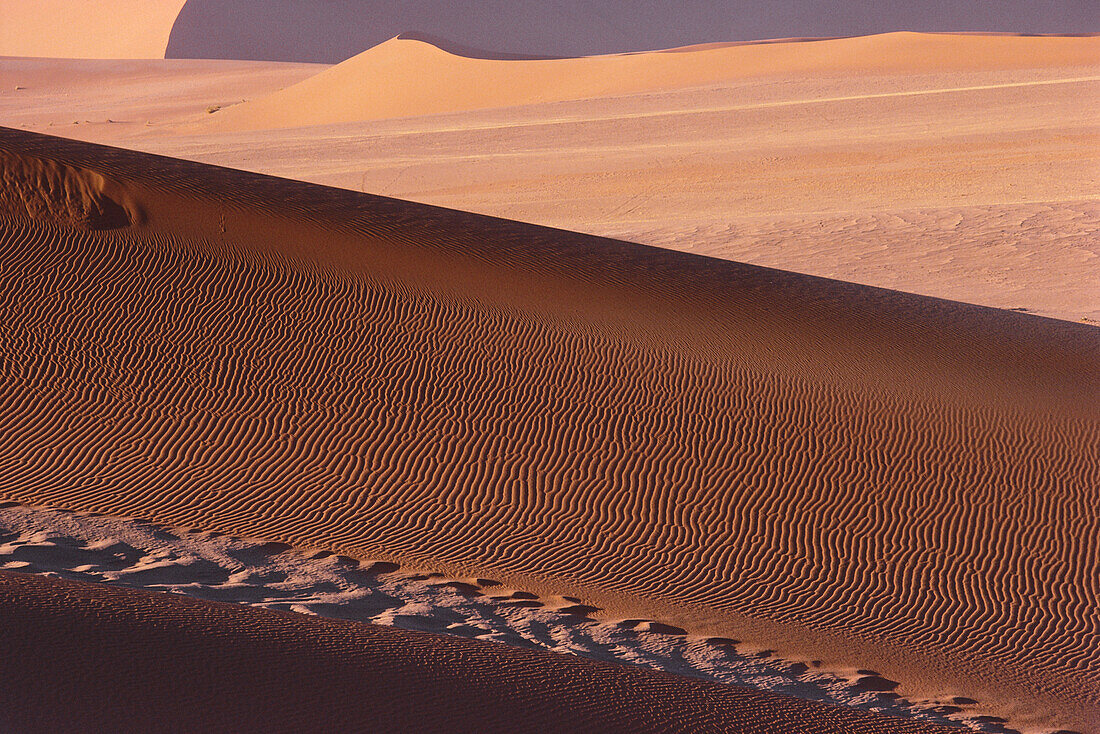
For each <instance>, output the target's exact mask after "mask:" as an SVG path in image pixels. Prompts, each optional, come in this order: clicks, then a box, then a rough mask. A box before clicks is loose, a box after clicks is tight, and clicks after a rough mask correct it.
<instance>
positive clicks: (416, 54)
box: [210, 33, 1097, 130]
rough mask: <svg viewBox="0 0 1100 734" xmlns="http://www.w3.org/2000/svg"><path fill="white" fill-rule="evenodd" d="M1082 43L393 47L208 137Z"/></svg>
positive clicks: (1065, 60)
mask: <svg viewBox="0 0 1100 734" xmlns="http://www.w3.org/2000/svg"><path fill="white" fill-rule="evenodd" d="M1096 49H1097V43H1096V40H1095V39H1093V38H1088V37H1084V38H1077V37H1049V38H1027V37H1022V36H996V35H985V36H964V37H960V36H952V35H932V34H915V33H904V34H897V33H892V34H884V35H880V36H866V37H862V38H841V39H832V40H823V41H816V42H794V43H773V44H747V45H737V44H715V45H711V46H703V47H698V48H687V49H674V50H672V51H667V52H664V53H649V54H622V55H614V56H596V57H587V58H569V59H540V60H527V61H514V60H498V59H484V58H470V57H464V56H457V55H454V54H450V53H447V52H446V51H444V50H442V49H440V48H437V47H436V46H433V45H432V44H430V43H426V42H424V41H420V40H415V39H406V38H400V37H399V38H394V39H391V40H389V41H387V42H386V43H383V44H381V45H379V46H377V47H374V48H372V49H370V50H368V51H365V52H363V53H361V54H359V55H358V56H355V57H354V58H351V59H348V60H347V61H345V62H343V63H341V64H338V65H336V66H335V67H333V68H331V69H328V70H326V71H324V72H322V73H320V74H318V75H316V76H314V77H310V78H309V79H306V80H305V81H302V82H299V83H298V84H295V85H294V86H292V87H289V88H287V89H284V90H280V91H278V92H275V93H274V94H271V95H269V96H267V97H265V98H263V99H258V100H254V101H250V102H247V103H245V104H242V105H237V106H235V107H232V108H230V109H226V110H223V111H222V112H220V113H219V114H218V115H217V117H216V118H213V119H212V120H211V122H210V127H211V128H213V129H217V130H254V129H270V128H280V127H301V126H307V125H324V124H334V123H341V122H353V121H363V120H378V119H386V118H399V117H417V116H423V115H436V114H444V113H454V112H464V111H469V110H478V109H488V108H496V107H513V106H519V105H528V104H534V103H552V102H560V101H566V100H580V99H590V98H601V97H616V96H624V95H632V94H641V93H645V92H668V91H670V90H676V89H683V88H691V87H703V86H706V85H713V84H717V83H720V82H729V81H732V80H737V79H751V78H754V77H760V78H764V77H769V76H797V75H806V74H809V73H811V72H812V73H814V74H821V75H830V74H845V75H855V76H859V75H863V74H870V73H876V74H899V73H912V74H934V73H937V72H939V73H943V72H962V71H974V70H979V69H984V70H988V69H1018V68H1027V67H1029V66H1031V65H1034V64H1035V61H1034V59H1036V58H1041V59H1042V60H1043V63H1044V64H1046V65H1050V66H1086V65H1088V64H1090V63H1095V60H1096Z"/></svg>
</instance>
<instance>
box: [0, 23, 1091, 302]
mask: <svg viewBox="0 0 1100 734" xmlns="http://www.w3.org/2000/svg"><path fill="white" fill-rule="evenodd" d="M815 49H816V50H815ZM418 58H419V59H420V60H421V61H422V62H423V63H425V64H427V66H426V67H425V69H427V70H429V71H431V74H430V75H427V76H421V77H416V76H414V75H412V74H410V73H407V71H403V69H404V67H403V66H402V64H403V63H405V62H406V61H408V62H410V63H411V62H412V61H414V60H416V59H418ZM704 59H711V60H713V61H715V63H714V64H713V65H712V64H710V63H709V62H708V63H703V60H704ZM733 60H736V63H734V61H733ZM1097 60H1100V38H1095V37H1089V38H1032V37H1014V36H947V35H938V36H935V35H934V36H918V35H914V34H890V35H888V36H879V37H873V38H855V39H844V40H837V41H822V42H811V43H774V44H763V45H748V46H740V47H729V46H728V45H727V46H720V47H718V48H714V49H712V50H694V51H693V50H690V49H688V50H683V51H680V52H678V53H670V52H659V53H651V54H635V55H632V56H620V57H608V58H602V59H572V60H563V61H554V62H528V61H512V62H504V61H497V62H486V61H480V60H469V59H462V58H460V57H456V56H453V55H452V56H448V54H446V53H444V52H442V51H435V50H432V49H431V48H430V47H428V46H426V45H425V44H423V43H421V42H417V41H409V40H400V41H394V42H392V43H389V44H386V45H385V46H384V47H382V48H378V49H374V50H372V51H371V52H368V53H366V54H363V55H362V56H360V57H359V58H357V59H353V60H351V61H349V62H348V64H347V65H340V66H338V67H334V68H332V69H330V70H329V71H328V72H325V73H323V74H317V75H316V76H312V75H314V74H316V73H317V71H318V70H321V69H323V68H324V67H320V66H310V65H289V64H257V63H241V62H209V61H205V62H197V61H195V62H185V61H159V62H153V61H146V62H102V61H101V62H89V61H47V60H33V61H31V60H2V61H0V121H3V123H4V124H7V125H9V126H12V127H17V126H23V127H26V128H28V129H32V130H37V131H41V132H48V133H51V134H60V135H65V136H68V137H75V138H81V139H85V140H92V141H99V142H108V143H112V144H117V145H121V146H124V147H129V148H137V149H142V150H148V151H151V152H158V153H164V154H169V155H174V156H178V157H184V158H190V159H195V160H201V161H205V162H209V163H216V164H221V165H227V166H230V167H234V168H243V169H248V170H256V171H259V172H264V173H271V174H275V175H282V176H286V177H291V178H298V179H303V180H309V181H313V182H316V183H323V184H327V185H335V186H340V187H344V188H349V189H355V190H362V191H367V192H373V193H381V194H386V195H392V196H398V197H400V198H405V199H412V200H416V201H423V202H426V203H431V204H437V205H442V206H449V207H454V208H459V209H465V210H471V211H478V212H482V213H486V214H492V215H495V216H502V217H506V218H509V219H517V220H521V221H530V222H534V223H539V224H545V225H550V226H556V227H563V228H567V229H573V230H578V231H586V232H591V233H594V234H600V235H604V236H611V237H616V238H622V239H627V240H632V241H639V242H643V243H646V244H651V245H658V246H661V247H668V248H673V249H680V250H689V251H692V252H696V253H699V254H707V255H714V256H719V257H723V258H726V259H731V260H736V261H741V262H751V263H754V264H759V265H766V266H769V267H777V268H782V269H786V270H794V271H798V272H806V273H810V274H814V275H821V276H825V277H832V278H837V279H840V280H846V281H851V282H859V283H864V284H867V285H875V286H880V287H888V288H894V289H899V290H905V291H910V292H916V293H921V294H924V295H930V296H937V297H942V298H950V299H954V300H961V301H967V302H972V303H979V304H982V305H987V306H994V307H997V308H1004V309H1019V310H1026V311H1030V312H1032V313H1037V314H1041V315H1045V316H1052V317H1057V318H1063V319H1069V320H1073V321H1080V320H1086V319H1087V320H1091V321H1093V322H1100V267H1098V266H1097V263H1100V244H1098V243H1100V204H1098V200H1097V188H1096V181H1097V180H1098V178H1100V144H1098V141H1100V117H1098V116H1097V114H1096V112H1095V110H1096V109H1100V63H1098V62H1097ZM366 62H369V64H368V66H370V68H373V69H381V68H383V67H385V68H387V69H391V70H392V71H393V73H392V74H390V75H388V76H385V77H380V76H378V75H377V74H375V75H368V76H358V75H357V74H354V73H351V70H353V67H354V68H359V66H361V65H362V64H363V63H366ZM800 64H801V66H800ZM371 65H373V66H371ZM483 65H484V68H486V69H487V70H489V69H491V70H492V73H491V74H489V72H488V71H486V74H488V76H486V78H489V77H493V78H494V79H495V80H496V81H498V82H499V84H496V85H495V86H481V87H479V88H478V89H477V90H474V91H476V92H477V94H480V95H481V97H480V98H478V97H477V95H474V96H473V97H471V99H473V100H475V101H476V100H477V99H481V102H480V104H505V105H513V106H508V107H502V108H494V109H483V110H472V111H467V112H450V113H448V114H440V115H429V116H422V117H404V118H401V119H393V120H373V121H354V122H346V123H340V124H336V125H310V126H309V127H301V128H284V129H258V130H251V131H241V132H232V131H226V130H217V129H216V128H219V127H220V126H226V127H231V126H232V125H235V124H236V123H237V122H239V121H240V120H235V117H234V116H240V117H241V118H248V121H249V123H250V124H252V123H255V124H261V123H265V120H264V119H262V118H260V117H257V116H254V114H253V112H254V111H255V110H258V109H261V108H263V109H265V110H267V109H268V108H271V109H270V113H271V114H270V116H269V117H270V122H269V123H265V124H272V125H274V124H281V123H280V122H279V120H281V119H290V118H293V120H292V121H294V122H296V123H303V124H305V123H313V122H323V121H325V120H330V119H332V117H333V115H334V113H335V112H341V113H344V112H347V113H348V114H350V113H351V112H354V111H355V110H356V109H360V108H362V114H364V115H366V116H368V117H377V116H379V115H380V114H382V112H384V111H385V110H389V111H390V113H392V114H410V113H409V112H408V111H403V110H401V109H399V108H391V107H387V105H388V102H386V100H385V99H381V100H376V101H378V104H379V105H381V106H380V107H379V108H378V109H374V108H372V107H370V106H369V105H367V106H364V105H366V103H367V102H369V101H370V100H371V99H372V96H371V95H372V92H371V89H372V88H376V87H377V88H383V87H385V88H388V89H390V92H392V93H393V95H396V97H399V98H402V99H405V100H406V101H407V102H408V103H409V104H410V105H421V107H422V108H423V107H424V106H425V105H431V104H435V102H434V101H433V100H434V99H435V98H436V96H437V94H436V93H437V92H438V93H439V94H438V97H439V99H440V104H444V103H445V104H447V105H451V107H448V109H453V107H454V106H458V107H462V105H463V104H464V103H463V99H464V98H458V97H455V96H454V95H451V94H449V92H448V90H447V89H439V87H438V85H437V84H436V83H435V82H433V81H432V79H433V77H434V76H436V75H438V76H440V77H441V78H442V77H448V75H450V76H456V75H457V76H461V75H462V74H467V77H468V73H469V69H471V68H476V69H479V70H480V69H482V67H483ZM712 66H713V68H712ZM532 69H535V70H538V69H544V70H550V71H546V72H538V73H537V74H535V73H534V72H532V71H530V70H532ZM624 69H633V70H636V71H637V73H636V74H635V76H633V77H631V76H630V75H629V74H626V73H624V72H623V70H624ZM551 71H553V73H551ZM580 71H583V72H584V73H579V72H580ZM557 72H563V73H562V74H558V75H557V76H555V74H557ZM564 72H568V73H564ZM574 72H577V73H574ZM479 73H480V72H479ZM532 74H534V75H535V76H537V77H538V78H539V80H540V82H544V83H545V85H546V89H547V90H549V91H556V93H558V94H559V96H561V95H563V94H565V93H566V92H568V93H570V94H574V93H577V94H579V93H587V92H589V91H592V90H596V89H598V88H606V89H607V90H608V94H611V95H612V96H599V97H594V98H590V99H584V100H577V101H560V102H543V103H535V104H520V103H521V102H523V101H524V100H528V99H529V93H527V92H526V91H525V88H524V87H523V83H525V81H524V80H527V81H530V79H529V77H531V75H532ZM494 75H495V76H494ZM662 75H663V76H662ZM708 75H709V76H708ZM307 77H312V78H309V79H307ZM718 77H722V78H723V79H725V80H724V81H713V82H708V84H707V86H702V87H700V86H688V87H678V86H676V85H677V84H689V85H690V84H696V85H697V84H699V83H702V82H703V81H704V80H705V79H712V80H713V79H715V78H718ZM333 78H338V79H340V80H342V81H343V83H344V86H340V85H337V84H333V83H330V82H332V80H333ZM304 79H305V80H306V81H304V82H303V80H304ZM649 80H661V83H663V84H666V86H664V87H659V88H658V87H656V86H653V87H652V88H651V89H650V91H646V92H639V93H633V94H626V93H625V92H626V90H627V89H628V88H632V89H636V88H639V87H641V86H646V85H651V84H655V82H653V81H649ZM299 82H301V84H298V83H299ZM600 85H604V86H603V87H601V86H600ZM630 85H634V86H633V87H631V86H630ZM669 85H671V86H669ZM19 86H21V87H23V88H22V89H19V90H16V87H19ZM283 87H285V88H286V89H284V91H282V92H277V91H276V90H278V89H279V88H283ZM322 92H323V93H322ZM273 93H274V96H271V95H272V94H273ZM326 95H327V96H326ZM525 95H527V96H525ZM566 96H568V95H566ZM284 97H287V98H288V99H292V101H293V104H287V105H284V106H282V107H279V106H278V105H276V102H277V101H278V100H282V99H283V98H284ZM242 99H244V100H250V101H248V102H246V103H245V104H241V105H237V103H239V102H240V100H242ZM342 100H343V101H342ZM1091 100H1096V101H1097V103H1096V104H1089V103H1088V102H1090V101H1091ZM372 104H373V103H372ZM233 105H237V106H236V107H234V106H233ZM254 105H255V107H254ZM515 105H519V106H515ZM218 107H220V108H221V109H218V110H217V111H216V112H214V113H208V112H207V110H208V109H214V108H218ZM410 109H411V108H410ZM266 114H267V113H266V112H265V115H266ZM231 123H232V125H231Z"/></svg>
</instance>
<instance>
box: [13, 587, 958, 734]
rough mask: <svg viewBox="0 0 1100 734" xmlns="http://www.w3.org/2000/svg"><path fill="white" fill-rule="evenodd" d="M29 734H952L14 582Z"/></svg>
mask: <svg viewBox="0 0 1100 734" xmlns="http://www.w3.org/2000/svg"><path fill="white" fill-rule="evenodd" d="M0 613H2V614H3V618H4V624H3V625H2V626H0V644H2V645H3V649H4V655H3V656H0V671H3V677H4V679H5V680H6V681H9V682H11V681H19V685H5V686H0V703H2V704H3V705H0V723H2V724H4V725H5V726H7V727H12V728H13V729H14V730H17V731H35V732H42V733H45V732H54V731H57V732H72V731H115V732H120V733H121V732H130V731H133V732H157V731H209V730H211V729H217V730H220V731H236V732H249V731H256V732H282V731H301V732H307V731H318V732H320V731H334V730H341V729H343V730H361V728H362V727H364V726H366V727H369V728H378V729H386V730H390V731H399V730H400V731H414V730H415V731H423V732H435V731H439V732H443V731H447V732H453V731H484V732H496V731H500V732H513V731H563V732H565V731H570V732H572V731H592V732H597V731H598V732H605V731H653V732H658V731H659V732H719V731H740V732H746V734H752V733H755V732H760V733H763V732H806V733H807V734H818V733H820V734H825V733H826V732H837V733H840V732H850V733H856V732H868V733H870V732H876V733H877V732H897V733H898V734H901V733H902V732H913V734H917V733H918V732H928V733H929V734H932V733H933V732H945V731H955V730H953V729H946V728H944V727H939V726H936V725H931V724H923V723H918V722H911V721H903V720H899V719H891V718H886V717H879V716H874V715H872V714H867V713H864V712H856V711H852V710H848V709H843V708H839V707H833V706H827V705H823V704H816V703H813V702H810V701H801V700H798V699H792V698H787V697H784V696H778V695H775V694H769V693H765V692H760V691H751V690H749V689H744V688H738V687H735V686H722V685H718V684H713V683H706V682H704V681H698V680H695V679H691V678H681V677H677V676H672V675H667V674H662V673H655V672H647V671H643V670H641V669H638V668H633V667H629V666H619V665H613V664H605V663H598V662H595V661H589V660H583V659H580V658H573V657H570V656H566V655H557V654H554V653H541V652H535V651H526V650H518V649H515V648H511V647H507V646H504V645H496V644H493V643H486V642H477V641H473V640H461V639H457V638H453V637H445V636H441V635H431V634H427V633H416V632H410V631H407V630H398V629H394V628H387V627H379V626H376V625H369V624H360V623H355V622H344V621H339V620H329V619H322V618H317V617H306V616H303V615H297V614H287V613H279V612H270V611H267V610H261V609H248V608H245V607H241V606H237V605H231V604H219V603H217V602H207V601H200V600H197V599H191V598H187V597H181V596H176V595H171V594H155V593H150V592H142V591H136V590H130V589H125V590H124V589H117V588H109V587H104V586H100V585H94V584H83V583H78V582H73V581H64V580H61V579H45V578H41V577H35V576H28V575H23V574H12V573H7V572H0Z"/></svg>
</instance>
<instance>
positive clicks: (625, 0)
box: [168, 0, 1100, 63]
mask: <svg viewBox="0 0 1100 734" xmlns="http://www.w3.org/2000/svg"><path fill="white" fill-rule="evenodd" d="M410 31H411V32H418V33H424V34H429V35H432V36H436V37H440V38H446V39H448V40H449V41H450V42H452V43H454V44H458V45H460V46H466V47H470V48H476V49H481V50H482V51H483V52H485V53H495V54H501V53H503V54H516V53H518V54H541V55H554V56H590V55H593V54H607V53H622V52H630V51H648V50H652V49H658V48H671V47H674V46H685V45H689V44H699V43H708V42H715V41H719V42H721V41H748V40H756V39H766V38H790V37H800V38H805V37H822V36H857V35H867V34H872V33H886V32H890V31H1009V32H1020V33H1082V32H1089V31H1091V32H1098V31H1100V11H1098V10H1097V8H1096V7H1095V5H1092V4H1090V3H1089V2H1088V1H1087V0H1053V1H1051V0H1048V1H1047V2H1044V3H1042V4H1041V5H1039V4H1036V3H1030V2H1025V1H1024V0H1002V1H1001V2H998V3H996V4H989V3H980V2H964V3H957V2H955V3H946V2H937V3H935V5H934V8H930V7H929V6H928V4H927V3H905V2H900V1H899V0H889V1H888V2H882V1H877V2H876V1H874V0H815V1H814V2H808V1H807V0H771V1H770V2H769V3H768V5H767V11H766V12H761V10H760V6H758V5H755V4H753V3H729V2H715V1H714V0H693V1H689V2H672V1H671V0H640V1H639V0H601V2H599V3H593V2H589V1H587V0H539V1H538V2H533V1H532V0H523V1H520V2H508V3H485V2H474V1H471V0H454V1H452V2H449V3H443V4H441V3H438V2H434V0H403V2H401V3H390V2H382V1H381V0H335V1H333V0H330V1H329V2H325V3H309V2H301V0H298V1H295V0H189V1H188V2H187V3H186V5H185V6H184V7H183V9H182V10H181V12H180V15H179V18H178V20H177V22H176V24H175V26H174V27H173V29H172V37H171V40H170V42H169V44H168V55H169V56H170V57H177V58H222V59H230V58H232V59H267V60H275V61H316V62H327V63H336V62H339V61H343V60H344V59H347V58H350V57H351V56H354V55H355V54H357V53H359V52H361V51H363V50H364V49H367V48H370V47H371V46H375V45H378V44H379V43H382V42H383V41H385V40H386V39H387V38H392V37H394V36H396V35H398V34H400V33H406V32H410Z"/></svg>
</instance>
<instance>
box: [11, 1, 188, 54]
mask: <svg viewBox="0 0 1100 734" xmlns="http://www.w3.org/2000/svg"><path fill="white" fill-rule="evenodd" d="M186 2H187V0H94V1H89V0H4V2H3V3H0V56H47V57H58V58H70V59H160V58H164V53H165V51H166V50H167V48H168V38H169V36H170V35H171V33H172V27H173V26H174V25H175V23H176V18H177V17H178V16H179V13H180V10H181V9H182V8H183V6H184V5H185V4H186Z"/></svg>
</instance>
